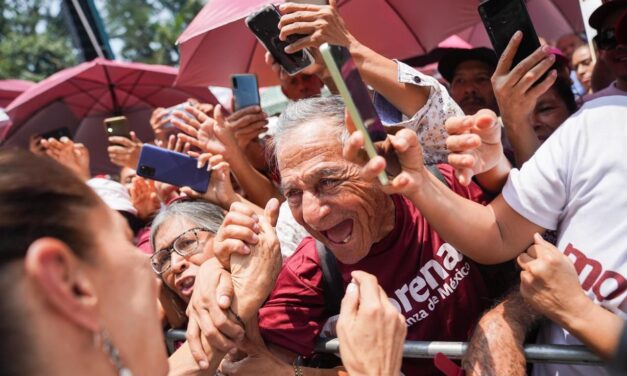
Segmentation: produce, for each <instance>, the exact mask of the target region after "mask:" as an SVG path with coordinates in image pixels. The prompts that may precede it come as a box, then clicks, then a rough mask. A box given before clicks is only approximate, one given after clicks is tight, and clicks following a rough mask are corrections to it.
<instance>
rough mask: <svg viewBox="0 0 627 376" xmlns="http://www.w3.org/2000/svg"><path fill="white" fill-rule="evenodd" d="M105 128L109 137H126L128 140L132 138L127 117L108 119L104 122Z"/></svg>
mask: <svg viewBox="0 0 627 376" xmlns="http://www.w3.org/2000/svg"><path fill="white" fill-rule="evenodd" d="M104 127H105V131H106V132H107V137H111V136H118V137H126V138H128V139H130V138H131V131H130V129H129V126H128V120H127V119H126V116H116V117H110V118H106V119H105V120H104Z"/></svg>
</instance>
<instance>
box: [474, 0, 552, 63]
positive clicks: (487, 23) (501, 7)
mask: <svg viewBox="0 0 627 376" xmlns="http://www.w3.org/2000/svg"><path fill="white" fill-rule="evenodd" d="M478 10H479V15H480V16H481V20H482V21H483V25H484V27H485V29H486V32H487V33H488V36H489V37H490V41H491V42H492V46H493V47H494V51H496V54H497V56H499V57H500V56H501V55H502V54H503V51H505V48H506V47H507V45H508V44H509V41H510V39H512V36H514V33H516V31H517V30H520V31H522V33H523V40H522V42H521V43H520V46H519V47H518V51H516V55H515V56H514V60H513V62H512V67H515V66H516V65H518V63H520V62H521V61H522V60H524V59H525V58H526V57H527V56H529V55H531V54H532V53H533V52H534V51H535V50H536V49H538V48H539V47H540V40H539V39H538V35H537V34H536V30H535V28H534V27H533V23H532V22H531V18H530V17H529V13H528V12H527V6H526V5H525V3H524V1H523V0H511V1H501V0H486V1H484V2H482V3H481V4H479V8H478Z"/></svg>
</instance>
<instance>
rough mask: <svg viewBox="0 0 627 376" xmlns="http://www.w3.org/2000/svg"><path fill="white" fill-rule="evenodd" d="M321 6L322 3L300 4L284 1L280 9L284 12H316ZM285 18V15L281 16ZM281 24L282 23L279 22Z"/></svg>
mask: <svg viewBox="0 0 627 376" xmlns="http://www.w3.org/2000/svg"><path fill="white" fill-rule="evenodd" d="M320 8H321V5H314V4H298V3H283V4H281V5H280V6H279V10H280V11H281V13H283V14H288V13H294V12H298V11H309V12H315V11H317V10H319V9H320ZM281 18H283V17H281ZM279 25H280V23H279Z"/></svg>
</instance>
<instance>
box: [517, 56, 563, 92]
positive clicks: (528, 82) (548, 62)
mask: <svg viewBox="0 0 627 376" xmlns="http://www.w3.org/2000/svg"><path fill="white" fill-rule="evenodd" d="M553 63H555V55H553V54H550V55H549V56H545V57H544V58H542V60H540V62H539V63H537V64H536V65H535V66H533V67H532V68H531V69H529V70H528V71H527V72H526V73H524V75H523V76H522V78H521V79H520V81H519V85H520V90H522V91H523V92H527V90H529V88H530V87H532V86H533V85H534V84H535V83H536V81H538V80H539V79H540V77H542V76H543V75H544V74H545V73H546V72H547V71H548V70H549V68H551V66H552V65H553ZM547 90H548V88H547ZM535 92H537V91H535ZM542 94H544V92H542V93H539V94H538V95H542Z"/></svg>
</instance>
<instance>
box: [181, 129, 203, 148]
mask: <svg viewBox="0 0 627 376" xmlns="http://www.w3.org/2000/svg"><path fill="white" fill-rule="evenodd" d="M176 138H178V139H180V140H181V141H182V142H184V143H187V144H190V145H191V146H195V147H197V148H198V149H200V150H206V145H205V144H204V143H203V142H202V141H200V140H198V139H197V138H195V137H191V136H188V135H186V134H182V133H179V134H178V135H176Z"/></svg>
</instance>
